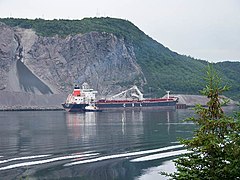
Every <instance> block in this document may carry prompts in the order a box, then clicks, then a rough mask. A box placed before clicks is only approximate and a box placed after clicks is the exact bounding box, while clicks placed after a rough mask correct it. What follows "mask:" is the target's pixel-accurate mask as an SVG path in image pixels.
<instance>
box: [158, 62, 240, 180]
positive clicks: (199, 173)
mask: <svg viewBox="0 0 240 180" xmlns="http://www.w3.org/2000/svg"><path fill="white" fill-rule="evenodd" d="M205 81H206V84H207V85H206V87H205V88H204V89H203V90H202V91H201V93H202V94H203V95H206V96H207V97H208V98H209V102H208V103H207V108H206V107H202V106H200V105H197V106H196V107H195V112H196V114H197V116H196V117H192V118H189V119H188V121H193V122H194V123H195V124H196V125H197V130H196V131H195V132H194V136H193V138H192V139H185V140H181V141H180V142H181V143H182V144H183V145H184V146H185V147H186V148H187V149H188V150H189V151H190V153H189V154H185V155H183V156H182V157H179V158H178V159H176V160H175V161H174V162H175V165H176V169H177V171H176V172H174V173H171V174H167V173H162V174H164V175H167V176H169V177H170V178H171V179H201V180H204V179H240V114H239V113H236V115H234V116H227V115H226V114H224V112H223V110H222V104H221V103H220V94H221V93H222V92H224V91H226V90H228V87H226V86H224V87H222V86H221V79H220V78H219V76H218V75H217V73H216V72H215V71H214V70H213V68H212V66H211V65H209V66H208V70H207V75H206V77H205Z"/></svg>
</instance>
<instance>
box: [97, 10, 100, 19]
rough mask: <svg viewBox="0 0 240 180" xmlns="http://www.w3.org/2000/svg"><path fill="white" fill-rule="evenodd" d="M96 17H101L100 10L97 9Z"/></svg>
mask: <svg viewBox="0 0 240 180" xmlns="http://www.w3.org/2000/svg"><path fill="white" fill-rule="evenodd" d="M96 17H100V12H99V11H98V8H97V12H96Z"/></svg>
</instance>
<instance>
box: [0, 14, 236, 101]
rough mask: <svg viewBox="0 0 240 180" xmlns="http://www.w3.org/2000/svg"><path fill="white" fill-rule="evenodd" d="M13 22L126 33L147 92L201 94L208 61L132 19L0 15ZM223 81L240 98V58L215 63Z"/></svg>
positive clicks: (51, 30)
mask: <svg viewBox="0 0 240 180" xmlns="http://www.w3.org/2000/svg"><path fill="white" fill-rule="evenodd" d="M0 21H2V22H4V23H6V24H7V25H10V26H13V27H14V26H19V27H22V28H33V29H34V30H35V31H36V32H37V33H38V34H39V35H42V36H54V35H56V34H57V35H59V36H62V37H65V36H67V35H69V34H78V33H82V34H83V33H87V32H91V31H99V32H108V33H113V34H115V35H116V36H118V37H123V38H124V39H125V41H126V42H127V44H129V46H131V45H132V46H133V47H134V51H135V54H136V57H137V62H138V64H139V65H140V66H141V68H142V70H143V72H144V75H145V77H146V79H147V82H148V84H146V85H145V87H144V88H145V92H149V95H152V96H159V95H163V94H165V91H166V90H171V92H172V93H184V94H198V92H199V90H200V89H201V87H202V85H201V81H202V76H203V74H204V73H205V67H206V65H207V62H206V61H202V60H196V59H194V58H191V57H188V56H184V55H179V54H177V53H176V52H172V51H170V50H169V49H168V48H166V47H164V46H163V45H162V44H160V43H158V42H157V41H155V40H153V39H152V38H151V37H149V36H147V35H146V34H145V33H144V32H142V31H141V30H140V29H139V28H137V27H136V26H135V25H134V24H132V23H131V22H129V21H126V20H122V19H114V18H84V19H82V20H43V19H35V20H29V19H13V18H7V19H0ZM214 66H215V67H216V69H217V70H218V72H219V73H220V74H221V77H223V80H224V82H226V83H228V84H229V85H230V86H231V87H232V88H231V91H229V92H228V93H226V95H227V96H230V97H232V98H234V99H236V100H239V98H240V78H238V77H239V76H238V75H240V62H234V63H233V62H223V63H217V64H214Z"/></svg>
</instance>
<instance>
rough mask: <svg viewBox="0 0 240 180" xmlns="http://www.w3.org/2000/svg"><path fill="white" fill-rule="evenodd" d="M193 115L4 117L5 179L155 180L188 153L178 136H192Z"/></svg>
mask: <svg viewBox="0 0 240 180" xmlns="http://www.w3.org/2000/svg"><path fill="white" fill-rule="evenodd" d="M189 114H192V111H189V110H177V111H174V110H172V111H164V110H162V111H159V110H158V111H156V110H152V111H151V110H146V111H134V110H129V111H103V112H87V113H66V112H44V111H40V112H0V135H1V136H0V179H21V178H24V177H28V178H39V179H52V178H55V179H57V178H73V177H74V178H76V177H77V178H85V179H136V178H139V179H143V178H144V177H149V176H151V174H152V173H151V171H152V170H153V171H155V170H156V169H155V168H157V169H159V167H162V165H163V164H164V162H165V161H169V160H170V159H172V158H174V156H176V155H178V154H181V153H186V152H185V151H184V150H183V149H182V146H180V145H178V142H177V137H189V136H191V132H192V129H193V128H194V127H193V124H191V123H185V122H182V121H181V120H183V119H184V118H185V117H186V115H187V116H188V115H189ZM169 166H170V165H169ZM13 170H14V171H13ZM155 176H157V175H156V173H154V175H152V176H151V177H152V178H151V179H153V178H154V177H155ZM157 177H158V178H160V175H159V176H157Z"/></svg>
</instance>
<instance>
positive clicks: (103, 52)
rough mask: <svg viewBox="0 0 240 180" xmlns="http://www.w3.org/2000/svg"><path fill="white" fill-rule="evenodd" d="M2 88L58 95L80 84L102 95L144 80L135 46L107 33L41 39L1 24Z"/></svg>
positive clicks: (27, 31) (28, 30)
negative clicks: (84, 83)
mask: <svg viewBox="0 0 240 180" xmlns="http://www.w3.org/2000/svg"><path fill="white" fill-rule="evenodd" d="M0 78H1V81H0V92H1V91H4V92H5V93H6V92H22V93H29V94H33V95H49V94H62V93H64V94H65V93H66V92H69V91H71V89H72V87H73V85H74V84H75V83H78V84H82V83H83V82H87V83H89V85H90V86H91V87H92V88H94V89H96V90H97V91H98V92H99V94H101V95H102V96H105V95H108V94H114V93H116V92H119V91H121V90H123V89H126V88H127V85H132V84H138V85H140V86H142V85H143V84H144V83H145V82H146V80H145V77H144V75H143V73H142V70H141V68H140V66H139V65H138V64H137V63H136V57H135V54H134V48H133V46H132V45H131V44H129V43H126V42H125V40H124V38H118V37H116V36H115V35H113V34H111V33H106V32H101V33H100V32H90V33H85V34H77V35H69V36H67V37H59V36H53V37H42V36H39V35H37V34H36V33H35V32H34V31H33V30H32V29H22V28H17V27H15V28H13V27H9V26H7V25H5V24H3V23H0Z"/></svg>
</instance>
